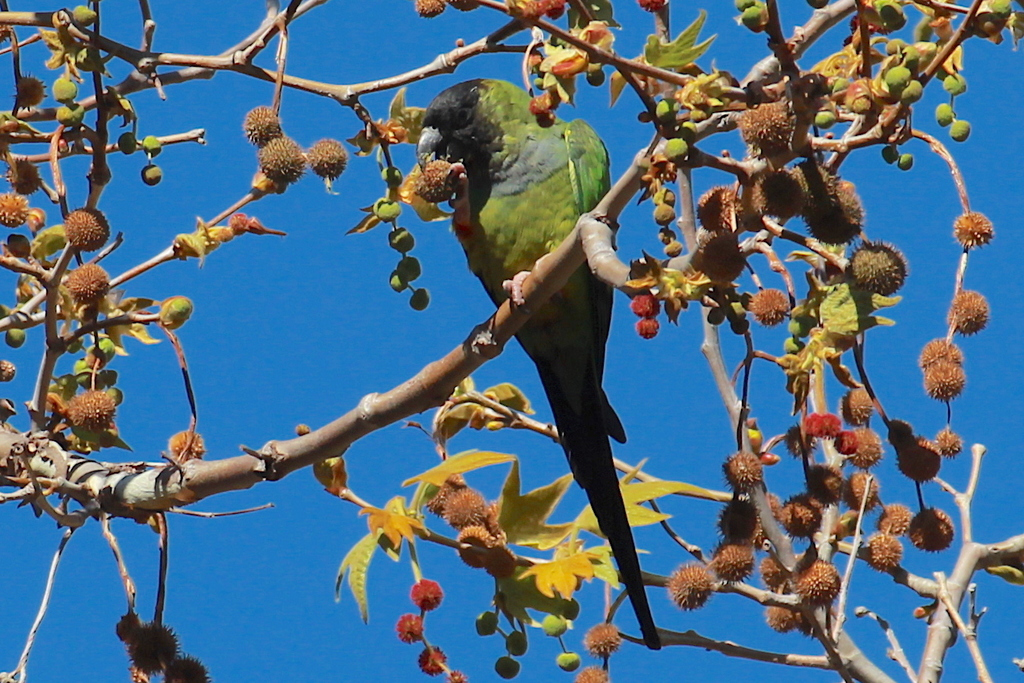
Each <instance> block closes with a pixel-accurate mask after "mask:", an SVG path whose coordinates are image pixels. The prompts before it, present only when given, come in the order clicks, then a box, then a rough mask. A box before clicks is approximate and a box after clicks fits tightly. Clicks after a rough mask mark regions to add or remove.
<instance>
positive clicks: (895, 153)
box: [882, 145, 900, 164]
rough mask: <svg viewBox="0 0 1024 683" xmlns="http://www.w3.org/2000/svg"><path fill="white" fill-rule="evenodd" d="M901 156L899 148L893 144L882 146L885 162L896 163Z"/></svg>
mask: <svg viewBox="0 0 1024 683" xmlns="http://www.w3.org/2000/svg"><path fill="white" fill-rule="evenodd" d="M899 158H900V153H899V150H897V149H896V148H895V147H893V146H892V145H886V146H885V147H883V148H882V159H884V160H885V163H887V164H895V163H896V161H897V160H898V159H899Z"/></svg>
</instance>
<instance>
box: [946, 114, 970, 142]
mask: <svg viewBox="0 0 1024 683" xmlns="http://www.w3.org/2000/svg"><path fill="white" fill-rule="evenodd" d="M970 136H971V124H969V123H967V122H966V121H964V120H963V119H960V120H959V121H954V122H953V125H952V126H950V127H949V137H951V138H953V139H954V140H956V141H957V142H963V141H964V140H966V139H967V138H969V137H970Z"/></svg>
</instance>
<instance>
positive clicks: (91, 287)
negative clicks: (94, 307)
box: [65, 263, 110, 305]
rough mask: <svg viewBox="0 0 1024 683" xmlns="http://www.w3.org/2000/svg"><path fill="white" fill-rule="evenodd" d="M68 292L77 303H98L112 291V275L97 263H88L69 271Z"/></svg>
mask: <svg viewBox="0 0 1024 683" xmlns="http://www.w3.org/2000/svg"><path fill="white" fill-rule="evenodd" d="M65 283H66V284H67V288H68V292H69V293H70V294H71V298H72V299H74V300H75V303H76V304H81V305H91V304H95V303H98V302H99V301H100V300H101V299H103V297H105V296H106V295H107V293H108V292H109V291H110V276H109V275H107V271H105V270H103V268H101V267H100V266H98V265H96V264H95V263H86V264H85V265H82V266H79V267H78V268H75V269H74V270H73V271H71V272H70V273H68V277H67V280H66V281H65Z"/></svg>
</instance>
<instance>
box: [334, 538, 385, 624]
mask: <svg viewBox="0 0 1024 683" xmlns="http://www.w3.org/2000/svg"><path fill="white" fill-rule="evenodd" d="M376 549H377V534H367V535H366V536H363V538H362V539H361V540H360V541H359V542H358V543H356V544H355V545H354V546H352V549H351V550H349V551H348V555H345V559H343V560H342V561H341V566H340V567H338V578H337V579H336V580H335V582H334V600H335V601H340V600H341V582H342V581H343V580H344V579H345V575H346V574H348V587H349V590H351V591H352V596H353V597H354V598H355V599H356V603H357V604H358V605H359V615H360V616H361V617H362V618H363V623H367V622H369V621H370V603H369V602H368V600H367V597H366V574H367V571H368V570H369V568H370V560H372V559H373V552H374V551H375V550H376Z"/></svg>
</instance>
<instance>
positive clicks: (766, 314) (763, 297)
mask: <svg viewBox="0 0 1024 683" xmlns="http://www.w3.org/2000/svg"><path fill="white" fill-rule="evenodd" d="M749 310H750V312H751V313H752V314H753V315H754V320H756V321H757V322H759V323H761V324H762V325H764V326H765V327H775V326H776V325H778V324H779V323H781V322H782V321H783V320H785V319H786V315H787V314H789V297H788V296H787V295H786V293H785V292H783V291H782V290H781V289H762V290H760V291H759V292H757V293H756V294H755V295H754V296H752V297H750V305H749Z"/></svg>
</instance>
